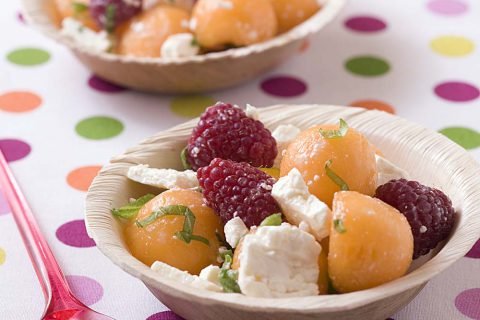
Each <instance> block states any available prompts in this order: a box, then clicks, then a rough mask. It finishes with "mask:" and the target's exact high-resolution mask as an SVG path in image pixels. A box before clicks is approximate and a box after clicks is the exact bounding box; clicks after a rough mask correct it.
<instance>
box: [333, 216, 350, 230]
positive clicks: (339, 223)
mask: <svg viewBox="0 0 480 320" xmlns="http://www.w3.org/2000/svg"><path fill="white" fill-rule="evenodd" d="M333 227H334V228H335V230H336V231H337V232H338V233H345V232H346V231H347V229H345V225H344V224H343V220H342V219H335V220H333Z"/></svg>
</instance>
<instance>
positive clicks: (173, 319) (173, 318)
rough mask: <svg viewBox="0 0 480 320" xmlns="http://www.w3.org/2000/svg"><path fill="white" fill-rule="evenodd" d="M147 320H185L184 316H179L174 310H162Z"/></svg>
mask: <svg viewBox="0 0 480 320" xmlns="http://www.w3.org/2000/svg"><path fill="white" fill-rule="evenodd" d="M146 320H184V319H183V318H182V317H180V316H177V315H176V314H175V313H173V312H172V311H162V312H158V313H155V314H152V315H151V316H150V317H148V318H147V319H146Z"/></svg>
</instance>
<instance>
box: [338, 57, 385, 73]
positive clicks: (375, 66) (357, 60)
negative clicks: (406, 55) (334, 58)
mask: <svg viewBox="0 0 480 320" xmlns="http://www.w3.org/2000/svg"><path fill="white" fill-rule="evenodd" d="M345 68H347V70H348V71H350V72H351V73H353V74H356V75H359V76H365V77H375V76H380V75H383V74H385V73H387V72H388V70H390V65H389V64H388V62H387V61H386V60H384V59H381V58H377V57H371V56H360V57H354V58H351V59H349V60H347V62H346V63H345Z"/></svg>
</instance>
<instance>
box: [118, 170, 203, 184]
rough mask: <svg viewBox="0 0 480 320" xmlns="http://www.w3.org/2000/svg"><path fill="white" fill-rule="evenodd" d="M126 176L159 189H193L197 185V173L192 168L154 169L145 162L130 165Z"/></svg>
mask: <svg viewBox="0 0 480 320" xmlns="http://www.w3.org/2000/svg"><path fill="white" fill-rule="evenodd" d="M127 177H128V178H129V179H131V180H133V181H136V182H139V183H142V184H146V185H150V186H154V187H157V188H161V189H175V188H179V189H194V188H198V186H199V185H198V179H197V174H196V173H195V172H194V171H192V170H185V171H177V170H173V169H155V168H149V166H148V165H145V164H139V165H136V166H132V167H130V168H129V169H128V173H127Z"/></svg>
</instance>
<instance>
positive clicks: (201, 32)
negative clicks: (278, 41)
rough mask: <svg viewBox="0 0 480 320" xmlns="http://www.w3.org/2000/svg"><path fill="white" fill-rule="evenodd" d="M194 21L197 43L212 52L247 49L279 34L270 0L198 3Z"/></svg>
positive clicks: (223, 0)
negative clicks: (231, 47)
mask: <svg viewBox="0 0 480 320" xmlns="http://www.w3.org/2000/svg"><path fill="white" fill-rule="evenodd" d="M192 21H193V22H192V24H193V26H194V33H195V35H196V37H197V40H198V42H199V43H200V45H201V46H202V47H204V48H207V49H210V50H218V49H223V48H224V47H226V46H235V47H241V46H247V45H250V44H254V43H258V42H262V41H265V40H268V39H271V38H273V37H274V36H275V35H276V33H277V19H276V17H275V11H274V9H273V6H272V4H271V2H270V0H199V1H198V2H197V3H196V5H195V7H194V8H193V13H192Z"/></svg>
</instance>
